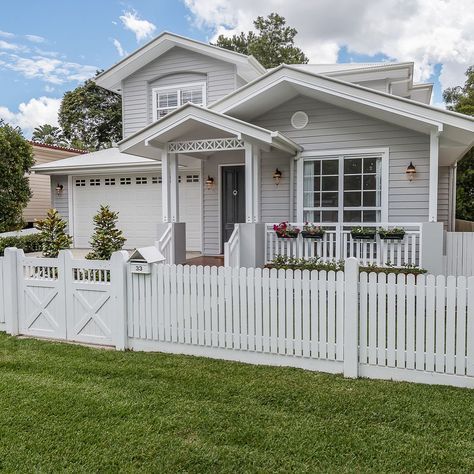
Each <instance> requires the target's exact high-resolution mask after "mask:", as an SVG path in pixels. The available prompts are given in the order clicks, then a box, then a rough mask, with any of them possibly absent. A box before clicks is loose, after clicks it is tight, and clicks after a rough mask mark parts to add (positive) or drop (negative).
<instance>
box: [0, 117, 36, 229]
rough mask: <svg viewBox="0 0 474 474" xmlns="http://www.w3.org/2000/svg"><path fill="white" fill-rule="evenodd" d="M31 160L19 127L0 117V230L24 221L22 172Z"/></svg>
mask: <svg viewBox="0 0 474 474" xmlns="http://www.w3.org/2000/svg"><path fill="white" fill-rule="evenodd" d="M33 164H34V158H33V148H32V147H31V145H30V144H29V143H28V141H27V140H26V139H25V138H24V137H23V135H22V133H21V130H20V129H19V128H18V127H12V126H11V125H8V124H7V123H5V122H4V121H3V120H1V119H0V232H8V231H11V230H18V229H21V228H22V227H23V225H24V222H23V217H22V213H23V209H24V208H25V207H26V205H27V204H28V201H29V200H30V198H31V190H30V185H29V179H28V177H27V176H25V175H26V174H27V173H28V172H29V171H30V168H31V167H32V166H33Z"/></svg>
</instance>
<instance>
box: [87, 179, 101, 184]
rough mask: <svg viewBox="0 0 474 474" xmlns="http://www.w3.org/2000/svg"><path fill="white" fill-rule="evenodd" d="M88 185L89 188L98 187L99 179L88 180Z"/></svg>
mask: <svg viewBox="0 0 474 474" xmlns="http://www.w3.org/2000/svg"><path fill="white" fill-rule="evenodd" d="M89 184H90V185H91V186H100V179H99V178H92V179H90V180H89Z"/></svg>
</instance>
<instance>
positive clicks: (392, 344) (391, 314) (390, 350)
mask: <svg viewBox="0 0 474 474" xmlns="http://www.w3.org/2000/svg"><path fill="white" fill-rule="evenodd" d="M396 290H397V278H396V275H395V274H394V273H390V274H389V275H388V277H387V365H388V366H389V367H395V360H396V338H395V334H396V304H397V300H396Z"/></svg>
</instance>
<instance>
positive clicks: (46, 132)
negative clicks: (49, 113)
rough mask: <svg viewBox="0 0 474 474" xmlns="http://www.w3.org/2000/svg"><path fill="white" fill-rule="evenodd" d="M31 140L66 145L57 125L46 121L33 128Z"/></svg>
mask: <svg viewBox="0 0 474 474" xmlns="http://www.w3.org/2000/svg"><path fill="white" fill-rule="evenodd" d="M31 138H32V140H33V141H34V142H37V143H42V144H43V145H56V146H68V145H69V144H68V142H67V140H66V139H65V137H64V134H63V132H62V130H61V129H60V128H59V127H54V126H53V125H50V124H48V123H45V124H44V125H40V126H39V127H36V128H35V129H34V130H33V135H32V137H31Z"/></svg>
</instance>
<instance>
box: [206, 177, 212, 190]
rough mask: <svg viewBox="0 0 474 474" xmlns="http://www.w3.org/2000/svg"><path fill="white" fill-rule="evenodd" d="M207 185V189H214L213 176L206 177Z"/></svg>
mask: <svg viewBox="0 0 474 474" xmlns="http://www.w3.org/2000/svg"><path fill="white" fill-rule="evenodd" d="M206 186H207V189H212V187H213V186H214V178H212V177H211V176H208V177H207V179H206Z"/></svg>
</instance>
